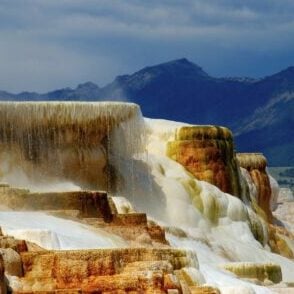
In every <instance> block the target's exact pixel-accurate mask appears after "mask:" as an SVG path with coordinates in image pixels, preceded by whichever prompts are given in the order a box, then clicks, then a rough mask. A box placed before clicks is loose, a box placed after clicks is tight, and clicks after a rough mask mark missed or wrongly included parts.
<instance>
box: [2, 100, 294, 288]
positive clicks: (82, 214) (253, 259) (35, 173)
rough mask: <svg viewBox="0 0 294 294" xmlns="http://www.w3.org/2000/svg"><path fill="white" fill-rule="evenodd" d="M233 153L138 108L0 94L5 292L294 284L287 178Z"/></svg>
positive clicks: (202, 131) (217, 131)
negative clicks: (283, 199)
mask: <svg viewBox="0 0 294 294" xmlns="http://www.w3.org/2000/svg"><path fill="white" fill-rule="evenodd" d="M234 148H235V147H234V142H233V135H232V133H231V131H230V130H228V129H227V128H224V127H219V126H190V125H185V124H183V123H176V122H169V121H162V120H152V119H146V118H143V117H142V115H141V112H140V107H139V106H138V105H135V104H130V103H108V102H105V103H84V102H80V103H79V102H78V103H74V102H67V103H62V102H54V103H49V102H43V103H34V102H28V103H27V102H23V103H12V102H6V103H0V227H1V229H2V230H1V233H0V253H1V254H0V289H1V294H2V293H4V294H6V292H12V293H15V294H25V293H26V294H29V293H30V294H31V293H34V294H40V293H44V294H45V293H50V294H51V293H67V294H70V293H99V294H126V293H128V294H135V293H140V294H141V293H149V294H151V293H152V294H153V293H158V294H159V293H162V294H163V293H168V294H205V293H207V294H208V293H211V294H220V293H221V294H223V293H238V294H239V293H240V294H242V293H244V294H245V293H246V294H248V293H250V294H251V293H258V294H259V293H260V294H265V293H270V292H269V291H272V289H282V288H283V289H287V290H289V291H291V290H292V289H291V285H292V284H291V283H293V282H294V276H293V272H294V263H293V257H294V254H293V253H294V244H293V242H294V241H293V240H294V238H293V235H292V234H291V232H290V231H289V230H288V229H287V228H286V227H285V226H283V223H282V222H279V220H278V219H275V218H273V217H272V212H271V209H272V207H273V206H274V201H275V199H276V198H275V197H276V196H274V195H273V193H274V191H276V192H275V193H277V191H278V187H273V185H274V182H273V181H272V180H271V178H270V176H269V175H268V174H267V170H266V160H265V158H264V157H263V156H262V155H259V154H253V155H252V154H238V155H237V157H236V153H235V150H234Z"/></svg>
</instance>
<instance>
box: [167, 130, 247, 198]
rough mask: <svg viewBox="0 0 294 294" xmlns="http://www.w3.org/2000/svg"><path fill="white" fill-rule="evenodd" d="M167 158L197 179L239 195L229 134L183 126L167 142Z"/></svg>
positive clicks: (235, 165) (235, 164) (231, 141)
mask: <svg viewBox="0 0 294 294" xmlns="http://www.w3.org/2000/svg"><path fill="white" fill-rule="evenodd" d="M167 155H168V156H169V157H170V158H172V159H174V160H175V161H177V162H179V163H180V164H182V165H183V166H184V167H185V168H186V169H187V170H188V171H189V172H190V173H192V174H193V175H194V176H195V177H196V178H197V179H198V180H203V181H207V182H209V183H211V184H213V185H215V186H217V187H219V188H220V189H221V190H222V191H224V192H226V193H230V194H232V195H235V196H238V197H240V196H241V186H240V179H239V171H238V166H237V162H236V158H235V153H234V143H233V135H232V133H231V131H230V130H229V129H227V128H224V127H219V126H191V127H190V126H187V127H181V128H179V129H178V130H177V132H176V135H175V140H174V141H171V142H168V145H167Z"/></svg>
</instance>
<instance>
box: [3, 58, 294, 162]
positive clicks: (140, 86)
mask: <svg viewBox="0 0 294 294" xmlns="http://www.w3.org/2000/svg"><path fill="white" fill-rule="evenodd" d="M0 100H9V101H15V100H18V101H25V100H32V101H38V100H50V101H53V100H64V101H69V100H73V101H81V100H82V101H105V100H111V101H129V102H134V103H138V104H139V105H140V106H141V109H142V112H143V114H144V116H146V117H152V118H164V119H170V120H176V121H184V122H188V123H192V124H218V125H223V126H227V127H229V128H231V129H232V130H233V132H234V133H235V135H236V136H235V138H236V149H237V150H238V151H241V152H245V151H248V152H263V153H264V154H265V155H266V157H267V158H268V161H269V165H271V166H294V155H293V150H294V148H293V147H294V66H291V67H288V68H287V69H285V70H282V71H281V72H278V73H276V74H273V75H270V76H267V77H264V78H260V79H253V78H234V77H231V78H216V77H212V76H210V75H209V74H207V73H206V72H205V71H204V70H203V69H202V68H201V67H199V66H198V65H196V64H194V63H192V62H190V61H189V60H187V59H185V58H183V59H178V60H174V61H170V62H166V63H162V64H159V65H155V66H149V67H145V68H143V69H142V70H140V71H138V72H135V73H133V74H131V75H122V76H118V77H116V78H115V80H114V81H113V82H112V83H110V84H108V85H106V86H105V87H99V86H98V85H96V84H95V83H92V82H87V83H84V84H80V85H78V86H77V88H75V89H71V88H64V89H59V90H55V91H51V92H48V93H44V94H39V93H34V92H22V93H19V94H11V93H8V92H5V91H0Z"/></svg>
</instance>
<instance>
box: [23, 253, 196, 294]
mask: <svg viewBox="0 0 294 294" xmlns="http://www.w3.org/2000/svg"><path fill="white" fill-rule="evenodd" d="M21 258H22V262H23V269H24V276H23V277H22V278H21V279H20V283H21V286H20V287H19V289H18V291H30V290H35V291H36V290H47V291H48V290H50V291H52V290H57V289H68V290H69V289H81V290H82V291H89V292H91V291H96V293H97V292H98V293H109V292H111V291H121V293H127V292H130V291H135V292H138V291H141V292H143V293H166V291H167V290H168V289H178V290H179V289H181V286H180V281H179V280H178V279H177V278H176V275H175V272H176V271H179V270H181V269H182V268H185V267H187V266H188V267H189V266H194V267H195V266H197V264H195V259H194V258H191V256H189V255H188V254H187V253H186V252H184V251H181V250H175V249H118V250H91V251H89V250H84V251H55V252H52V251H50V252H48V251H45V252H32V253H26V254H22V255H21ZM48 265H50V266H48ZM18 293H19V292H18Z"/></svg>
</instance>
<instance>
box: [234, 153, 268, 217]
mask: <svg viewBox="0 0 294 294" xmlns="http://www.w3.org/2000/svg"><path fill="white" fill-rule="evenodd" d="M237 160H238V162H239V165H240V166H241V167H243V168H245V169H246V170H247V171H248V172H249V174H250V176H251V178H252V180H253V182H254V184H255V186H256V189H257V205H258V206H259V207H260V208H261V209H262V210H263V211H264V212H265V214H266V217H267V221H269V222H272V219H273V216H272V212H271V186H270V179H269V176H268V174H267V172H266V166H267V161H266V158H265V157H264V156H263V154H261V153H237Z"/></svg>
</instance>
